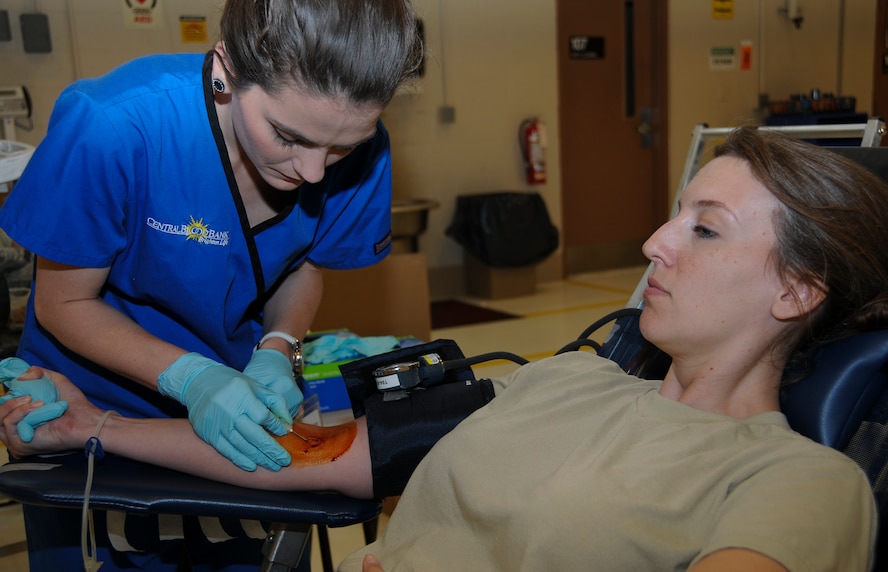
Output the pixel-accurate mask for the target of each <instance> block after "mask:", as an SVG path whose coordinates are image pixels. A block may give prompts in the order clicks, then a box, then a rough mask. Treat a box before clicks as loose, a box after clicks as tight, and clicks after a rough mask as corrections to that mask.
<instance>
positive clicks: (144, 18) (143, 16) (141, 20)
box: [123, 0, 163, 29]
mask: <svg viewBox="0 0 888 572" xmlns="http://www.w3.org/2000/svg"><path fill="white" fill-rule="evenodd" d="M161 6H162V2H161V0H123V23H124V25H125V26H126V27H127V28H139V29H144V28H159V27H160V26H161V25H163V13H162V10H161Z"/></svg>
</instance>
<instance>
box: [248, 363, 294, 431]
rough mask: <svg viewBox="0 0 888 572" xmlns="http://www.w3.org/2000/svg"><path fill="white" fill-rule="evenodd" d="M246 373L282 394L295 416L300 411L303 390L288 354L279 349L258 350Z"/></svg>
mask: <svg viewBox="0 0 888 572" xmlns="http://www.w3.org/2000/svg"><path fill="white" fill-rule="evenodd" d="M244 375H245V376H247V377H249V378H251V379H255V380H256V381H258V382H259V383H261V384H262V385H264V386H265V387H267V388H268V389H270V390H272V391H273V392H275V393H277V394H278V395H282V396H283V397H284V399H285V400H286V401H287V407H288V409H289V410H290V415H291V416H292V417H293V418H295V417H296V415H297V414H298V413H299V407H301V406H302V392H301V391H299V386H298V385H296V376H295V375H294V374H293V366H292V364H290V360H289V359H287V356H285V355H284V354H282V353H281V352H279V351H277V350H256V351H255V352H254V353H253V357H252V358H250V363H248V364H247V367H246V368H245V369H244Z"/></svg>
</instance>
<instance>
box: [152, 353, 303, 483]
mask: <svg viewBox="0 0 888 572" xmlns="http://www.w3.org/2000/svg"><path fill="white" fill-rule="evenodd" d="M157 389H158V391H160V393H162V394H163V395H166V396H167V397H172V398H173V399H175V400H176V401H178V402H179V403H181V404H183V405H184V406H185V407H187V408H188V419H189V420H190V421H191V425H192V426H193V427H194V432H195V433H197V434H198V435H199V436H200V438H201V439H203V440H204V441H206V442H207V443H209V444H210V445H212V446H213V447H215V448H216V450H217V451H219V452H220V453H222V454H223V455H225V456H226V457H228V459H230V460H231V462H233V463H234V464H235V465H237V466H238V467H240V468H241V469H244V470H246V471H253V470H255V469H256V466H257V465H260V466H262V467H265V468H266V469H270V470H272V471H278V470H280V468H281V467H282V466H285V465H289V464H290V455H289V453H287V451H286V450H285V449H284V448H283V447H281V446H280V445H279V444H278V443H277V441H275V440H274V439H273V438H272V437H271V436H270V435H269V434H268V433H266V431H265V429H263V427H265V428H266V429H268V431H271V432H272V433H274V434H275V435H283V434H284V433H286V431H287V428H286V427H285V426H284V423H287V424H290V423H292V422H293V419H292V418H291V417H290V412H289V411H288V410H287V403H286V401H285V400H284V398H283V397H281V396H280V395H278V394H276V393H275V392H273V391H271V390H270V389H268V388H267V387H265V386H264V385H262V384H261V383H259V382H258V381H256V380H254V379H250V378H249V377H247V376H246V375H244V374H242V373H241V372H239V371H237V370H236V369H232V368H230V367H227V366H224V365H222V364H220V363H218V362H215V361H213V360H211V359H209V358H206V357H204V356H202V355H200V354H197V353H188V354H185V355H183V356H182V357H180V358H179V359H177V360H176V361H174V362H173V363H172V364H170V366H169V367H168V368H166V369H165V370H164V371H163V373H161V374H160V375H159V376H158V378H157Z"/></svg>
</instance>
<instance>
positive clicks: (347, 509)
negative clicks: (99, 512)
mask: <svg viewBox="0 0 888 572" xmlns="http://www.w3.org/2000/svg"><path fill="white" fill-rule="evenodd" d="M87 469H88V467H87V458H86V456H85V455H84V454H83V453H71V454H66V455H60V456H51V457H30V458H27V459H23V460H22V461H17V462H11V463H8V464H6V465H4V466H3V467H2V468H0V491H2V492H3V493H5V494H6V495H8V496H9V497H10V498H12V499H13V500H16V501H18V502H21V503H24V504H33V505H38V506H53V507H62V508H71V509H80V508H81V507H82V506H83V500H84V484H85V482H86V476H87ZM89 507H90V508H91V509H103V510H110V511H121V512H125V513H128V514H135V515H160V514H170V515H183V516H201V517H216V518H222V519H241V518H248V519H252V520H258V521H262V522H263V523H264V524H266V523H267V528H268V534H267V537H266V539H265V542H264V544H263V547H262V556H263V559H262V564H261V568H260V570H262V571H263V572H283V571H286V570H290V569H291V568H295V567H296V565H297V564H298V563H299V561H300V559H301V558H302V557H303V551H304V548H305V546H306V545H307V544H308V540H309V538H310V532H311V527H312V525H316V526H317V530H318V535H319V537H320V538H319V545H320V548H321V557H322V561H323V565H324V570H325V571H330V572H332V570H333V569H334V568H333V562H332V557H331V555H330V552H329V542H328V539H327V536H326V534H327V529H326V527H328V526H330V527H340V526H348V525H353V524H359V523H363V524H365V527H364V536H365V540H366V541H367V542H368V543H369V542H372V541H373V540H374V539H375V537H376V529H375V524H376V519H377V517H378V516H379V513H380V512H381V509H382V505H381V504H380V502H378V501H373V500H360V499H354V498H351V497H346V496H343V495H340V494H333V493H330V494H326V493H308V492H280V491H262V490H255V489H248V488H243V487H238V486H234V485H228V484H224V483H219V482H216V481H211V480H207V479H203V478H200V477H194V476H191V475H187V474H184V473H180V472H177V471H173V470H169V469H164V468H161V467H157V466H155V465H148V464H145V463H140V462H138V461H132V460H130V459H126V458H124V457H119V456H116V455H105V457H104V458H103V459H102V460H97V461H96V470H95V473H94V477H93V483H92V488H91V491H90V496H89ZM305 557H306V558H308V557H309V556H308V555H305Z"/></svg>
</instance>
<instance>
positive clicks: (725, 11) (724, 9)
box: [712, 0, 734, 20]
mask: <svg viewBox="0 0 888 572" xmlns="http://www.w3.org/2000/svg"><path fill="white" fill-rule="evenodd" d="M712 18H713V19H715V20H733V19H734V0H712Z"/></svg>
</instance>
